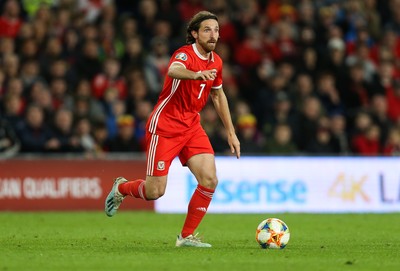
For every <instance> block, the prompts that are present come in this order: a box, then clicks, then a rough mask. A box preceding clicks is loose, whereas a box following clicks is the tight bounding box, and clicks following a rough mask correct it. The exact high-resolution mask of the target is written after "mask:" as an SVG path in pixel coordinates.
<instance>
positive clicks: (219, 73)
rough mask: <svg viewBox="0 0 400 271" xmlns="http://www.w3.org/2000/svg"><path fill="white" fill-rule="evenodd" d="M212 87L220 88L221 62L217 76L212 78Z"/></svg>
mask: <svg viewBox="0 0 400 271" xmlns="http://www.w3.org/2000/svg"><path fill="white" fill-rule="evenodd" d="M211 88H213V89H220V88H222V64H221V65H220V67H219V68H218V69H217V77H216V78H215V79H214V82H213V85H212V87H211Z"/></svg>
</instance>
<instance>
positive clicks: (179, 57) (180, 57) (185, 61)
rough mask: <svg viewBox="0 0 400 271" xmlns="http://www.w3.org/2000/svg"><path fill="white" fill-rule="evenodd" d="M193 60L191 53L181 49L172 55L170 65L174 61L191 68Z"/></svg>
mask: <svg viewBox="0 0 400 271" xmlns="http://www.w3.org/2000/svg"><path fill="white" fill-rule="evenodd" d="M191 62H192V59H191V56H190V54H188V52H186V50H182V49H179V50H177V51H176V52H175V53H174V54H173V55H172V57H171V61H170V64H169V66H171V65H172V64H173V63H178V64H180V65H183V66H184V67H185V68H186V69H190V66H191Z"/></svg>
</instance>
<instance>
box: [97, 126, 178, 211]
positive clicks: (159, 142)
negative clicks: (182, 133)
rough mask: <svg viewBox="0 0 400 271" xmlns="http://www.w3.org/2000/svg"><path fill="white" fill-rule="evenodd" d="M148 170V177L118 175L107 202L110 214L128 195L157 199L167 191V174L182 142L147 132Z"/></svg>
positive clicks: (106, 205) (107, 209) (106, 209)
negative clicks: (134, 177)
mask: <svg viewBox="0 0 400 271" xmlns="http://www.w3.org/2000/svg"><path fill="white" fill-rule="evenodd" d="M146 140H147V171H146V175H147V177H146V179H145V180H143V179H138V180H133V181H128V180H127V179H125V178H124V177H118V178H116V179H115V181H114V185H113V187H112V189H111V192H110V193H109V194H108V196H107V198H106V202H105V212H106V214H107V215H108V216H113V215H115V214H116V212H117V210H118V208H119V206H120V205H121V203H122V201H123V200H124V198H125V197H126V196H132V197H135V198H141V199H143V200H156V199H158V198H159V197H161V196H162V195H164V193H165V188H166V185H167V174H168V170H169V166H170V164H171V162H172V160H173V159H174V158H175V157H176V156H177V154H178V153H179V151H180V149H181V148H182V143H179V139H177V138H164V137H160V136H158V135H155V134H150V133H147V134H146Z"/></svg>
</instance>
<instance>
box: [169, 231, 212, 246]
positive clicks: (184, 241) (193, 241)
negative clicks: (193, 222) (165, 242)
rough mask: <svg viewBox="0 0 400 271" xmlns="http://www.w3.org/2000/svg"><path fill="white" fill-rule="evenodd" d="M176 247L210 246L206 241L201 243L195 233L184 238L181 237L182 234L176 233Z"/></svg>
mask: <svg viewBox="0 0 400 271" xmlns="http://www.w3.org/2000/svg"><path fill="white" fill-rule="evenodd" d="M176 246H177V247H211V245H210V244H208V243H203V242H202V241H201V240H200V238H199V237H197V233H196V234H195V235H192V234H191V235H189V236H187V237H186V238H183V237H182V235H180V234H179V235H178V238H177V239H176Z"/></svg>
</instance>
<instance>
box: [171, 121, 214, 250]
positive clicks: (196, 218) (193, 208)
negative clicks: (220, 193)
mask: <svg viewBox="0 0 400 271" xmlns="http://www.w3.org/2000/svg"><path fill="white" fill-rule="evenodd" d="M180 158H181V162H182V163H183V164H186V165H187V166H188V167H189V169H190V170H191V172H192V173H193V175H194V176H195V177H196V180H197V182H198V185H197V187H196V189H195V191H194V192H193V195H192V197H191V199H190V202H189V205H188V213H187V215H186V219H185V223H184V225H183V228H182V232H181V234H180V236H178V240H177V246H182V245H181V242H183V241H184V239H187V238H189V239H192V238H194V239H195V241H194V242H192V243H193V244H194V245H193V246H200V247H211V245H210V244H207V243H202V242H201V241H200V240H198V238H196V237H195V236H194V235H193V233H194V231H195V230H196V228H197V227H198V226H199V224H200V222H201V221H202V219H203V217H204V215H205V214H206V212H207V209H208V206H209V205H210V202H211V200H212V197H213V194H214V190H215V188H216V186H217V184H218V180H217V176H216V167H215V158H214V152H213V150H212V147H211V144H210V142H209V140H208V137H207V135H206V134H205V132H204V130H203V129H199V130H198V132H197V133H196V136H195V137H193V138H192V140H190V141H189V142H188V143H187V146H186V147H185V148H184V150H183V151H182V153H181V155H180ZM196 241H197V242H196Z"/></svg>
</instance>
